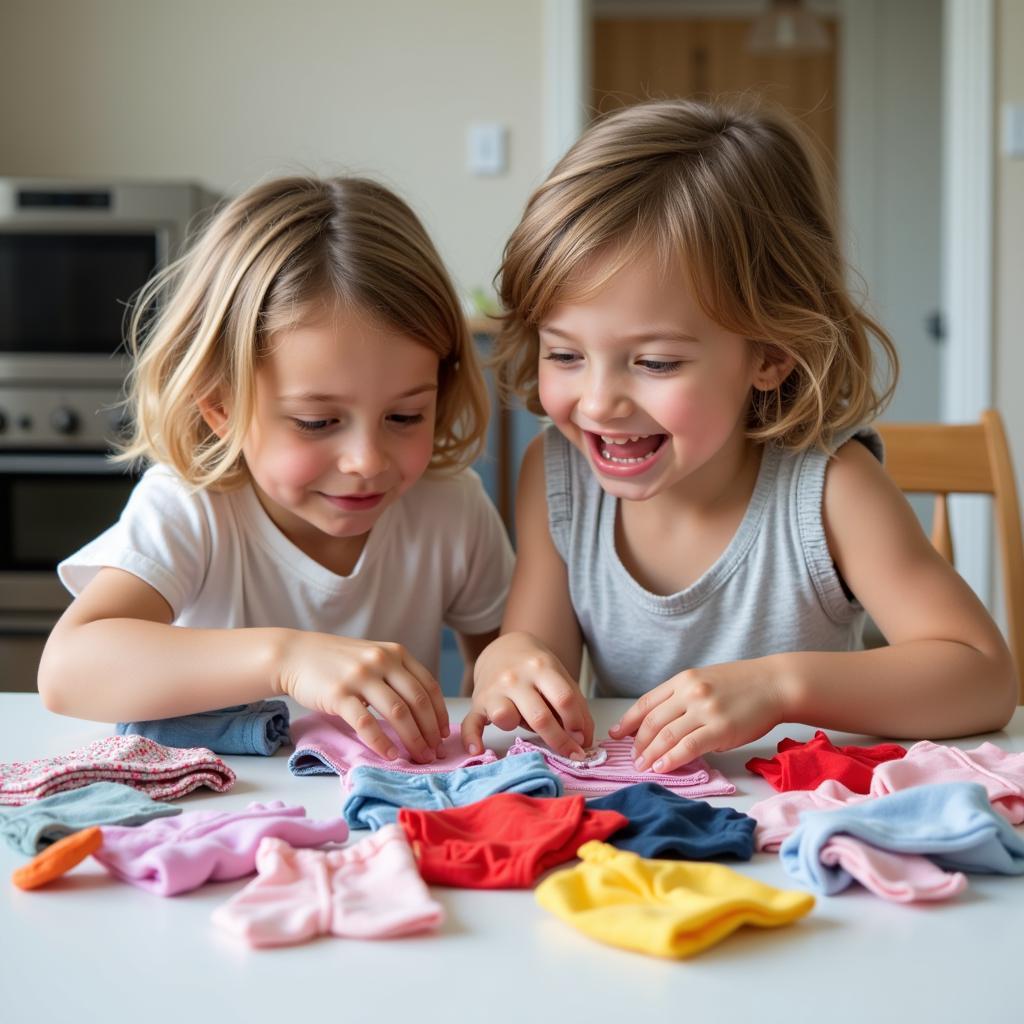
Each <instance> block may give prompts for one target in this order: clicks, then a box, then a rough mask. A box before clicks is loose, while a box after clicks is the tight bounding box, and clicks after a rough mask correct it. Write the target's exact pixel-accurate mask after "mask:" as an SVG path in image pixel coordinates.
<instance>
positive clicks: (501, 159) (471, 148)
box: [466, 121, 508, 175]
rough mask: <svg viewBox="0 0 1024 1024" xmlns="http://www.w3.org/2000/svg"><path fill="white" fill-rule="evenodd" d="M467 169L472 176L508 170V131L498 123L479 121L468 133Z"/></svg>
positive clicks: (500, 172) (470, 127) (471, 126)
mask: <svg viewBox="0 0 1024 1024" xmlns="http://www.w3.org/2000/svg"><path fill="white" fill-rule="evenodd" d="M466 168H467V170H469V172H470V173H471V174H487V175H490V174H504V173H505V171H507V170H508V129H507V128H506V127H505V125H503V124H499V123H498V122H496V121H479V122H476V123H474V124H471V125H470V126H469V130H468V131H467V133H466Z"/></svg>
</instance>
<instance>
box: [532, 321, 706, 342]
mask: <svg viewBox="0 0 1024 1024" xmlns="http://www.w3.org/2000/svg"><path fill="white" fill-rule="evenodd" d="M539 331H540V333H542V334H554V335H555V336H556V337H559V338H563V339H564V340H565V341H575V340H576V338H575V337H574V336H573V335H572V334H570V333H569V332H568V331H563V330H562V329H561V328H560V327H548V326H546V325H544V324H542V325H541V326H540V328H539ZM619 340H621V341H629V342H633V343H634V344H635V343H637V342H643V341H682V342H687V341H689V342H694V343H696V344H700V338H696V337H694V336H693V335H692V334H687V333H686V332H685V331H680V330H676V329H675V328H674V327H664V328H654V329H647V328H645V329H644V330H642V331H635V332H634V333H632V334H624V335H622V337H621V338H620V339H619Z"/></svg>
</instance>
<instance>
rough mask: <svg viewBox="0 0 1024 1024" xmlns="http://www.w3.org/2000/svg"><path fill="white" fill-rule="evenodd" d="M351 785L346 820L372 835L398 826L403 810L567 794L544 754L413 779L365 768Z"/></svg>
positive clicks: (352, 773)
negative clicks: (502, 796)
mask: <svg viewBox="0 0 1024 1024" xmlns="http://www.w3.org/2000/svg"><path fill="white" fill-rule="evenodd" d="M347 782H348V797H347V799H346V800H345V807H344V811H343V813H344V816H345V821H347V822H348V824H349V827H350V828H368V829H370V830H372V831H376V830H377V829H379V828H380V827H381V826H383V825H390V824H391V823H392V822H394V821H397V820H398V811H399V808H401V807H411V808H413V809H414V810H419V811H440V810H443V809H444V808H446V807H464V806H466V804H472V803H476V801H477V800H483V799H484V798H485V797H489V796H493V795H494V794H495V793H523V794H524V795H526V796H536V797H542V796H561V795H562V784H561V783H560V782H559V781H558V778H557V776H556V775H555V773H554V772H552V771H551V769H550V768H548V766H547V765H546V764H545V763H544V758H543V757H541V755H540V754H523V755H522V756H520V757H509V758H504V759H503V760H501V761H494V762H493V763H491V764H482V765H474V766H472V767H470V768H457V769H456V770H455V771H453V772H441V773H436V774H433V775H410V774H409V773H408V772H392V771H388V770H387V769H386V768H375V767H372V766H369V765H360V766H359V767H358V768H353V769H352V771H350V772H349V773H348V777H347Z"/></svg>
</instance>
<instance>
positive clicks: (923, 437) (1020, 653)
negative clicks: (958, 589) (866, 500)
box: [876, 409, 1024, 704]
mask: <svg viewBox="0 0 1024 1024" xmlns="http://www.w3.org/2000/svg"><path fill="white" fill-rule="evenodd" d="M876 426H877V429H878V432H879V434H881V435H882V441H883V442H884V444H885V468H886V469H887V470H888V472H889V475H890V476H891V477H892V478H893V480H894V481H895V482H896V485H897V486H898V487H899V488H900V489H901V490H903V491H908V492H911V493H926V494H934V495H935V515H934V519H933V521H932V538H931V539H932V544H933V545H934V546H935V548H936V550H937V551H938V552H939V553H940V554H942V555H943V556H945V558H947V559H948V560H949V562H950V563H952V562H953V536H952V533H951V532H950V529H949V510H948V506H947V503H946V496H947V495H949V494H956V493H967V494H991V495H992V498H993V506H994V511H995V518H996V528H997V532H998V534H999V556H1000V565H1001V566H1002V580H1003V592H1004V594H1005V597H1006V620H1007V634H1008V640H1009V644H1010V651H1011V652H1012V654H1013V658H1014V661H1015V663H1016V666H1017V679H1018V685H1019V697H1018V701H1019V703H1021V704H1024V544H1022V542H1021V519H1020V505H1019V503H1018V501H1017V483H1016V478H1015V477H1014V472H1013V462H1012V461H1011V459H1010V449H1009V446H1008V445H1007V443H1006V431H1005V430H1004V429H1003V420H1002V417H1001V416H1000V415H999V413H998V412H996V411H995V410H994V409H988V410H986V411H985V412H983V413H982V415H981V422H980V423H967V424H946V423H878V424H876Z"/></svg>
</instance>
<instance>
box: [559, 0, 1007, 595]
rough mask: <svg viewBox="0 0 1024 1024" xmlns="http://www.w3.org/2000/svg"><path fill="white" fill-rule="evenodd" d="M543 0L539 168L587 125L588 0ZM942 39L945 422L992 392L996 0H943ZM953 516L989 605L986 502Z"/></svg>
mask: <svg viewBox="0 0 1024 1024" xmlns="http://www.w3.org/2000/svg"><path fill="white" fill-rule="evenodd" d="M877 2H878V0H838V2H837V3H836V15H837V16H838V17H840V18H843V19H844V21H845V20H846V19H858V20H859V22H860V23H861V24H862V25H863V23H864V19H871V18H873V17H874V5H875V4H876V3H877ZM543 3H544V8H543V12H544V40H543V48H544V67H545V76H544V90H543V96H544V119H543V124H544V148H543V153H544V170H545V173H546V172H547V171H548V170H550V169H551V167H552V166H553V165H554V163H555V162H556V161H557V160H558V158H559V157H560V156H561V155H562V153H564V152H565V150H566V149H568V147H569V146H570V145H571V144H572V142H573V141H574V140H575V139H576V138H577V137H578V136H579V133H580V132H581V131H582V130H583V127H584V125H585V124H586V111H587V109H588V108H589V106H590V95H589V93H590V88H589V86H590V66H591V59H590V47H591V39H592V34H591V31H592V29H591V26H592V16H591V15H592V12H591V4H590V2H589V0H543ZM665 6H666V9H667V5H665ZM851 27H852V25H851ZM943 46H944V53H943V65H942V79H943V82H942V88H943V114H942V117H943V121H942V132H943V158H942V163H943V166H942V174H943V210H942V224H943V232H942V236H943V237H942V282H943V296H944V306H945V326H946V337H945V343H944V345H943V350H942V371H943V372H942V384H941V395H940V408H941V415H942V419H943V420H944V421H945V422H947V423H957V422H974V421H977V419H978V418H979V416H980V414H981V412H982V410H983V409H986V408H988V407H989V406H990V405H991V404H992V400H993V381H992V365H993V343H994V339H993V330H992V325H993V294H992V269H993V266H992V245H993V238H994V220H995V218H994V208H993V200H994V170H995V165H994V159H995V156H994V152H993V145H994V131H995V129H994V123H993V121H994V114H993V102H994V89H995V0H943ZM840 74H841V75H842V74H843V72H842V71H840ZM844 143H845V144H846V145H850V144H851V134H850V132H849V131H844V129H843V126H842V125H840V130H839V144H840V150H842V147H843V145H844ZM869 144H870V143H869V141H867V140H865V145H869ZM839 159H840V163H841V161H842V152H840V154H839ZM954 238H955V239H956V240H957V242H956V245H953V244H952V243H951V240H952V239H954ZM862 241H863V239H862ZM950 518H951V524H952V529H953V534H954V543H955V545H956V551H957V569H958V570H959V572H960V574H961V575H962V576H963V577H964V579H966V580H967V582H968V583H969V584H970V585H971V587H972V588H973V589H974V591H975V592H976V593H977V594H978V595H979V596H980V597H981V599H982V600H983V601H984V602H985V604H986V605H988V606H989V607H990V608H991V607H992V604H993V601H992V514H991V510H990V508H989V506H988V504H987V502H986V500H985V499H984V498H980V497H971V496H968V497H958V498H954V499H953V500H952V501H951V509H950Z"/></svg>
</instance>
